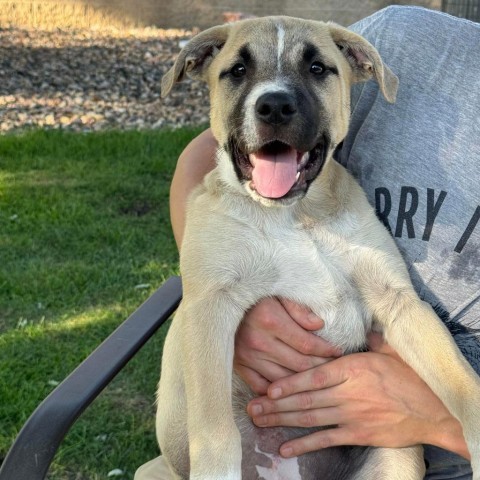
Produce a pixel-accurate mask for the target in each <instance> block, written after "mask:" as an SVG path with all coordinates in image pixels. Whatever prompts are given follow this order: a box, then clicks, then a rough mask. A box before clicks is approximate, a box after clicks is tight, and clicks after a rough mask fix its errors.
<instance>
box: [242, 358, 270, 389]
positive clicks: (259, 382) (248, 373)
mask: <svg viewBox="0 0 480 480" xmlns="http://www.w3.org/2000/svg"><path fill="white" fill-rule="evenodd" d="M235 371H236V372H237V374H238V375H239V376H240V378H241V379H242V380H243V381H244V382H245V383H246V384H247V385H248V386H249V387H250V388H251V389H252V390H253V392H254V393H256V394H257V395H265V394H266V393H267V390H268V386H269V385H270V383H271V382H270V381H268V380H267V379H266V378H265V377H263V376H262V375H260V374H259V373H258V372H256V371H255V370H252V369H251V368H248V367H245V366H243V365H237V366H236V368H235Z"/></svg>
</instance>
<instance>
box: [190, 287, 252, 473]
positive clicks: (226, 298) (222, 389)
mask: <svg viewBox="0 0 480 480" xmlns="http://www.w3.org/2000/svg"><path fill="white" fill-rule="evenodd" d="M242 317H243V310H242V309H241V307H239V306H238V304H236V302H234V301H233V299H232V297H231V296H230V295H229V294H228V293H225V292H216V293H215V294H213V295H212V294H208V295H206V296H205V297H204V298H201V299H199V300H198V301H188V297H187V303H186V305H185V309H184V315H183V318H182V320H183V321H184V322H185V323H184V325H183V326H182V343H183V344H182V348H183V352H184V356H183V368H184V375H185V389H186V396H187V410H188V412H187V418H188V419H187V428H188V439H189V452H190V479H192V480H193V479H194V480H207V479H208V480H240V479H241V460H242V451H241V440H240V433H239V431H238V429H237V427H236V425H235V421H234V417H233V411H232V368H233V351H234V337H235V331H236V329H237V327H238V325H239V323H240V321H241V319H242Z"/></svg>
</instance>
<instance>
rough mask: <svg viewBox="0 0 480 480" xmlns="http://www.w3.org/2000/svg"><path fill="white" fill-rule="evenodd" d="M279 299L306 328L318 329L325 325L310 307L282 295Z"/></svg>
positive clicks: (294, 318)
mask: <svg viewBox="0 0 480 480" xmlns="http://www.w3.org/2000/svg"><path fill="white" fill-rule="evenodd" d="M278 300H279V302H280V303H281V304H282V306H283V308H284V309H285V310H286V312H287V313H288V314H289V315H290V317H291V318H293V320H295V322H296V323H298V325H300V326H301V327H302V328H304V329H305V330H311V331H316V330H320V329H322V328H323V327H324V326H325V322H324V321H323V320H322V319H321V318H320V317H318V316H317V315H315V314H314V313H313V312H312V311H311V310H310V309H309V308H308V307H305V306H304V305H300V304H299V303H296V302H294V301H293V300H289V299H288V298H282V297H280V298H279V299H278Z"/></svg>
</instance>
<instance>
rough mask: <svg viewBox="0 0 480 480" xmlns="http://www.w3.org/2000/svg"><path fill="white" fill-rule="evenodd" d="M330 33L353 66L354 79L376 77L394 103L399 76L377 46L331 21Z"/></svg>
mask: <svg viewBox="0 0 480 480" xmlns="http://www.w3.org/2000/svg"><path fill="white" fill-rule="evenodd" d="M328 27H329V29H330V34H331V36H332V39H333V41H334V42H335V44H336V45H337V47H338V48H339V49H340V50H341V51H342V53H343V55H344V56H345V58H346V59H347V60H348V63H349V64H350V66H351V67H352V71H353V80H354V81H355V82H362V81H366V80H369V79H370V78H374V79H375V80H376V81H377V83H378V85H379V87H380V91H381V92H382V94H383V96H384V97H385V99H386V100H387V101H388V102H390V103H394V102H395V98H396V96H397V90H398V78H397V76H396V75H395V74H394V73H393V72H392V71H391V70H390V69H389V68H388V67H387V66H386V65H385V64H384V63H383V61H382V59H381V58H380V55H379V53H378V52H377V50H376V48H375V47H374V46H373V45H372V44H371V43H369V42H368V41H367V40H365V39H364V38H363V37H362V36H360V35H358V34H356V33H354V32H352V31H350V30H347V29H346V28H344V27H341V26H340V25H336V24H335V23H329V24H328Z"/></svg>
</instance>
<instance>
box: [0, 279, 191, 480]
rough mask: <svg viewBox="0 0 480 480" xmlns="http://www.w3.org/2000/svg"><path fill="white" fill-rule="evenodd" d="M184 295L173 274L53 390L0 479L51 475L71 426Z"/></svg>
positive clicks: (18, 441) (23, 479) (38, 479)
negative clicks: (53, 463)
mask: <svg viewBox="0 0 480 480" xmlns="http://www.w3.org/2000/svg"><path fill="white" fill-rule="evenodd" d="M181 297H182V284H181V280H180V277H171V278H169V279H168V280H167V281H166V282H165V283H164V284H163V285H162V286H161V287H160V288H159V289H158V290H157V291H156V292H155V293H154V294H153V295H152V296H151V297H150V298H148V300H147V301H146V302H145V303H144V304H143V305H141V306H140V307H139V308H138V309H137V310H136V311H135V312H134V313H133V314H132V315H130V317H128V318H127V319H126V320H125V321H124V322H123V323H122V324H121V325H120V326H119V327H118V328H117V329H116V330H115V331H114V332H113V333H112V334H111V335H110V336H109V337H108V338H107V339H106V340H105V341H104V342H103V343H102V344H101V345H100V346H99V347H98V348H97V349H96V350H95V351H93V352H92V353H91V354H90V356H89V357H87V358H86V359H85V360H84V361H83V362H82V363H81V364H80V365H79V366H78V367H77V368H76V369H75V370H74V371H73V372H72V373H71V374H70V375H69V376H68V377H67V378H66V379H65V380H64V381H63V382H62V383H61V384H60V385H58V387H57V388H55V390H53V392H52V393H51V394H50V395H49V396H48V397H47V398H46V399H45V400H44V401H43V402H42V403H41V404H40V405H39V406H38V408H37V409H36V410H35V411H34V412H33V413H32V415H31V416H30V418H29V419H28V420H27V422H26V423H25V425H24V426H23V428H22V430H21V431H20V433H19V434H18V436H17V438H16V440H15V442H14V443H13V445H12V447H11V448H10V450H9V452H8V454H7V456H6V458H5V460H4V462H3V464H2V467H1V469H0V480H42V479H44V478H45V477H46V475H47V472H48V468H49V467H50V463H51V462H52V460H53V457H54V455H55V453H56V451H57V449H58V447H59V445H60V443H61V442H62V440H63V438H64V437H65V435H66V434H67V432H68V431H69V429H70V427H71V426H72V425H73V424H74V422H75V421H76V420H77V418H78V417H79V416H80V414H81V413H82V412H83V411H84V410H85V409H86V408H87V407H88V406H89V405H90V404H91V403H92V402H93V400H95V398H96V397H97V396H98V395H99V394H100V392H101V391H102V390H103V389H104V388H105V387H106V386H107V385H108V384H109V383H110V382H111V381H112V380H113V378H114V377H115V376H116V375H117V374H118V373H119V372H120V370H121V369H122V368H123V367H124V366H125V365H126V364H127V362H128V361H129V360H130V359H131V358H132V357H133V356H134V355H135V354H136V353H137V352H138V351H139V350H140V348H142V346H143V345H144V344H145V343H146V342H147V340H148V339H149V338H150V337H151V336H152V335H153V334H154V333H155V332H156V331H157V330H158V328H159V327H160V326H161V325H162V324H163V323H164V322H165V321H166V320H167V319H168V318H169V317H170V315H171V314H172V313H173V312H174V311H175V310H176V309H177V307H178V304H179V303H180V300H181ZM99 365H101V366H102V368H99Z"/></svg>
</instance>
